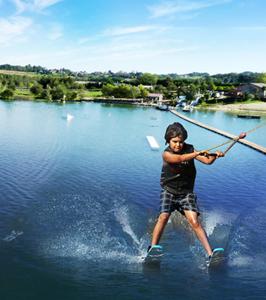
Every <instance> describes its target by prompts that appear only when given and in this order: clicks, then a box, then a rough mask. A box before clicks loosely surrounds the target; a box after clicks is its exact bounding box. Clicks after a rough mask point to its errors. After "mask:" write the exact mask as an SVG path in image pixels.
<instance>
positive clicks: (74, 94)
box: [65, 91, 78, 101]
mask: <svg viewBox="0 0 266 300" xmlns="http://www.w3.org/2000/svg"><path fill="white" fill-rule="evenodd" d="M77 98H78V93H77V92H76V91H67V93H66V97H65V100H66V101H73V100H77Z"/></svg>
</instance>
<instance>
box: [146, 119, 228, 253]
mask: <svg viewBox="0 0 266 300" xmlns="http://www.w3.org/2000/svg"><path fill="white" fill-rule="evenodd" d="M164 138H165V140H166V144H169V146H168V147H167V148H166V149H165V150H164V152H163V155H162V156H163V166H162V173H161V187H162V190H161V195H160V215H159V218H158V220H157V223H156V225H155V227H154V230H153V235H152V243H151V246H149V249H150V248H151V247H153V246H154V245H158V243H159V241H160V238H161V235H162V233H163V230H164V228H165V226H166V224H167V221H168V219H169V217H170V215H171V213H172V212H173V211H174V210H178V211H179V212H180V213H181V214H183V215H184V216H185V217H186V219H187V220H188V223H189V224H190V226H191V227H192V229H193V231H194V232H195V234H196V236H197V238H198V239H199V241H200V242H201V244H202V246H203V247H204V249H205V251H206V252H207V254H208V256H209V258H210V257H211V255H212V253H213V251H212V249H211V246H210V244H209V241H208V238H207V235H206V233H205V230H204V229H203V227H202V225H201V224H200V221H199V220H198V215H199V209H198V206H197V196H196V194H195V193H194V192H193V189H194V182H195V178H196V168H195V165H194V159H196V160H198V161H200V162H202V163H204V164H208V165H210V164H212V163H213V162H214V161H215V160H216V159H217V158H218V157H222V156H224V154H223V153H222V152H220V151H217V152H216V155H212V156H204V153H202V152H200V151H196V150H195V149H194V147H193V146H192V145H190V144H186V143H185V140H186V138H187V131H186V129H185V128H184V127H183V126H182V125H181V124H180V123H177V122H175V123H173V124H171V125H169V126H168V127H167V129H166V132H165V136H164ZM149 249H148V251H149Z"/></svg>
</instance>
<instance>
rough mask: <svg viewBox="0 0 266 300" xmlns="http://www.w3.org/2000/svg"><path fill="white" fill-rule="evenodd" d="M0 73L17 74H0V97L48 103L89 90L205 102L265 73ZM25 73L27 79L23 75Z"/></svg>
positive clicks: (25, 68)
mask: <svg viewBox="0 0 266 300" xmlns="http://www.w3.org/2000/svg"><path fill="white" fill-rule="evenodd" d="M0 70H6V71H7V70H8V71H17V72H18V74H16V73H14V74H5V73H4V72H2V73H1V74H0V97H1V98H2V99H12V98H13V97H14V96H15V95H19V94H22V93H24V94H25V95H26V94H27V95H28V97H29V98H30V97H31V98H32V97H33V98H35V99H46V100H48V101H54V100H64V101H70V100H71V101H73V100H79V99H82V98H84V97H86V95H88V93H89V92H90V91H98V92H99V95H102V96H104V97H114V98H146V97H147V95H148V93H150V92H152V93H162V94H163V95H164V98H166V99H176V98H177V97H180V96H181V95H184V96H186V99H187V100H192V99H194V98H195V96H196V95H197V94H200V95H201V96H202V98H203V99H205V100H206V101H208V100H210V98H211V95H212V92H214V91H220V92H221V91H223V92H227V93H230V92H232V91H234V90H235V88H236V87H237V86H239V85H240V84H243V83H250V82H266V73H254V72H243V73H239V74H238V73H229V74H217V75H211V76H210V75H209V74H208V73H190V74H186V75H178V74H167V75H165V74H163V75H160V74H151V73H141V72H131V73H127V72H116V73H113V72H111V71H108V72H93V73H86V72H72V71H70V70H67V69H59V70H48V69H45V68H43V67H40V66H31V65H27V66H11V65H7V64H6V65H0ZM19 72H29V74H30V75H29V76H28V75H27V74H25V73H23V74H19Z"/></svg>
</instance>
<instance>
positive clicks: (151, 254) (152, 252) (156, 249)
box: [143, 245, 163, 265]
mask: <svg viewBox="0 0 266 300" xmlns="http://www.w3.org/2000/svg"><path fill="white" fill-rule="evenodd" d="M162 256H163V247H162V246H160V245H153V246H152V247H151V248H150V249H149V251H148V252H147V255H146V256H145V257H144V259H143V263H144V264H147V265H159V264H160V263H161V259H162Z"/></svg>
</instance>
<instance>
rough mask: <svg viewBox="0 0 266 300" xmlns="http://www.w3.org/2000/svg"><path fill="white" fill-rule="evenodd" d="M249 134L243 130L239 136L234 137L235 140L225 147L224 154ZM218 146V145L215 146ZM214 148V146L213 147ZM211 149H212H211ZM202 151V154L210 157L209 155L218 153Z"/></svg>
mask: <svg viewBox="0 0 266 300" xmlns="http://www.w3.org/2000/svg"><path fill="white" fill-rule="evenodd" d="M246 136H247V133H246V132H241V133H240V134H239V136H238V137H236V138H234V139H233V141H232V143H231V144H230V145H229V146H228V147H227V148H226V149H225V151H224V152H223V153H224V155H225V154H226V153H227V152H228V151H229V150H230V149H231V148H232V147H233V146H234V145H235V144H236V143H237V142H238V141H239V140H240V139H244V138H245V137H246ZM215 148H216V147H215ZM212 149H213V148H212ZM209 150H211V149H209ZM201 152H202V154H200V155H203V156H206V157H208V156H217V154H216V153H209V151H208V150H203V151H201Z"/></svg>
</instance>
